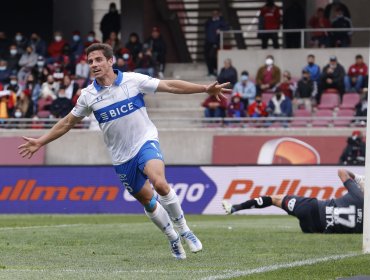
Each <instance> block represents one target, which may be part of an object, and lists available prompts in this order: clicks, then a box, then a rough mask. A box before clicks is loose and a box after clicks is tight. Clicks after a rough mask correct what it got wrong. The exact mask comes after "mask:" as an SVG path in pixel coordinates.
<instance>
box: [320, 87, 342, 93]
mask: <svg viewBox="0 0 370 280" xmlns="http://www.w3.org/2000/svg"><path fill="white" fill-rule="evenodd" d="M326 93H336V94H339V91H338V90H337V89H336V88H327V89H325V90H324V91H323V94H326Z"/></svg>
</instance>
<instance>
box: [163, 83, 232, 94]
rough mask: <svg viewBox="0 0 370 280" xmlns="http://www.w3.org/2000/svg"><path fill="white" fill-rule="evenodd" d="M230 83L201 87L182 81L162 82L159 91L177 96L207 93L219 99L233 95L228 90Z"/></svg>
mask: <svg viewBox="0 0 370 280" xmlns="http://www.w3.org/2000/svg"><path fill="white" fill-rule="evenodd" d="M229 84H230V83H223V84H218V82H214V83H212V84H209V85H207V86H206V85H199V84H194V83H190V82H186V81H181V80H161V81H160V82H159V85H158V88H157V91H166V92H170V93H175V94H192V93H202V92H206V93H208V94H209V95H213V96H216V98H217V99H220V98H225V96H224V93H231V91H232V90H231V89H229V88H227V87H228V86H229Z"/></svg>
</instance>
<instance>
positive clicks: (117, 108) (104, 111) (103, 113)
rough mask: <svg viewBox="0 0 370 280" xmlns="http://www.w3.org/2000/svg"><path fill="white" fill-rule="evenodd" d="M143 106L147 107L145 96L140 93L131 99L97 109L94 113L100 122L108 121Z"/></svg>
mask: <svg viewBox="0 0 370 280" xmlns="http://www.w3.org/2000/svg"><path fill="white" fill-rule="evenodd" d="M142 107H145V102H144V97H143V94H142V93H139V94H138V95H136V96H134V97H131V98H129V99H125V100H122V101H120V102H117V103H114V104H112V105H109V106H107V107H104V108H101V109H99V110H96V111H94V115H95V118H96V119H97V121H98V122H99V123H106V122H110V121H113V120H115V119H119V118H122V117H124V116H127V115H129V114H131V113H133V112H135V111H136V110H138V109H140V108H142Z"/></svg>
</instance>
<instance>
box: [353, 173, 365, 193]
mask: <svg viewBox="0 0 370 280" xmlns="http://www.w3.org/2000/svg"><path fill="white" fill-rule="evenodd" d="M354 175H355V182H356V183H357V184H358V185H359V186H360V189H361V190H362V191H364V189H365V176H362V175H358V174H354Z"/></svg>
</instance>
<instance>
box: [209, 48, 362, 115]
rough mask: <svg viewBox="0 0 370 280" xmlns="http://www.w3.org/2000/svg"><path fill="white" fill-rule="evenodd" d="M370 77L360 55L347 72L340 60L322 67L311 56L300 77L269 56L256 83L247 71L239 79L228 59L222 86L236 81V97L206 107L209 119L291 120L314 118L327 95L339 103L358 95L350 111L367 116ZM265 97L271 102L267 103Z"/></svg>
mask: <svg viewBox="0 0 370 280" xmlns="http://www.w3.org/2000/svg"><path fill="white" fill-rule="evenodd" d="M297 74H298V73H297ZM367 77H368V67H367V65H366V64H365V63H364V60H363V57H362V55H360V54H358V55H356V56H355V61H354V63H353V64H352V65H351V66H350V67H349V68H348V70H347V71H346V70H345V69H344V67H343V66H342V65H341V64H340V63H339V61H338V58H337V57H336V56H330V57H329V62H328V63H327V64H326V65H324V66H323V67H320V66H319V65H318V64H317V63H316V61H315V56H314V55H313V54H310V55H308V56H307V64H306V65H303V66H302V71H301V73H299V76H296V77H292V75H291V73H290V72H289V71H283V72H282V71H281V69H280V67H279V66H278V65H275V61H274V57H273V56H272V55H268V56H267V57H266V59H265V63H264V65H262V66H261V67H259V69H258V71H257V73H256V75H255V77H254V79H253V78H252V76H251V75H250V74H249V73H248V71H246V70H244V71H242V73H241V75H240V76H238V73H237V70H236V69H235V67H234V66H233V65H232V61H231V60H230V59H226V60H225V62H224V67H223V68H222V69H221V71H220V72H219V75H218V82H220V83H221V82H225V81H232V82H231V86H232V88H233V93H232V94H231V95H230V96H229V97H228V100H225V99H223V100H217V99H215V98H212V97H208V98H207V99H206V100H205V101H204V102H203V104H202V106H203V107H205V116H206V117H232V118H239V117H246V116H247V117H252V118H261V117H267V116H270V117H291V116H294V112H295V111H297V110H301V109H304V110H306V111H308V112H309V113H310V114H312V113H313V112H314V111H315V110H316V108H317V106H318V105H319V104H320V102H321V96H322V95H323V94H325V93H327V92H330V93H334V94H336V95H337V96H338V97H339V98H338V99H339V100H342V99H343V95H344V94H346V93H355V94H357V95H359V96H361V98H359V100H360V101H359V103H358V104H357V105H356V106H353V108H350V109H352V110H353V112H354V113H355V114H356V116H366V114H367V87H368V85H367ZM264 96H268V97H269V98H268V99H266V98H265V100H264V98H263V97H264Z"/></svg>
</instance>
